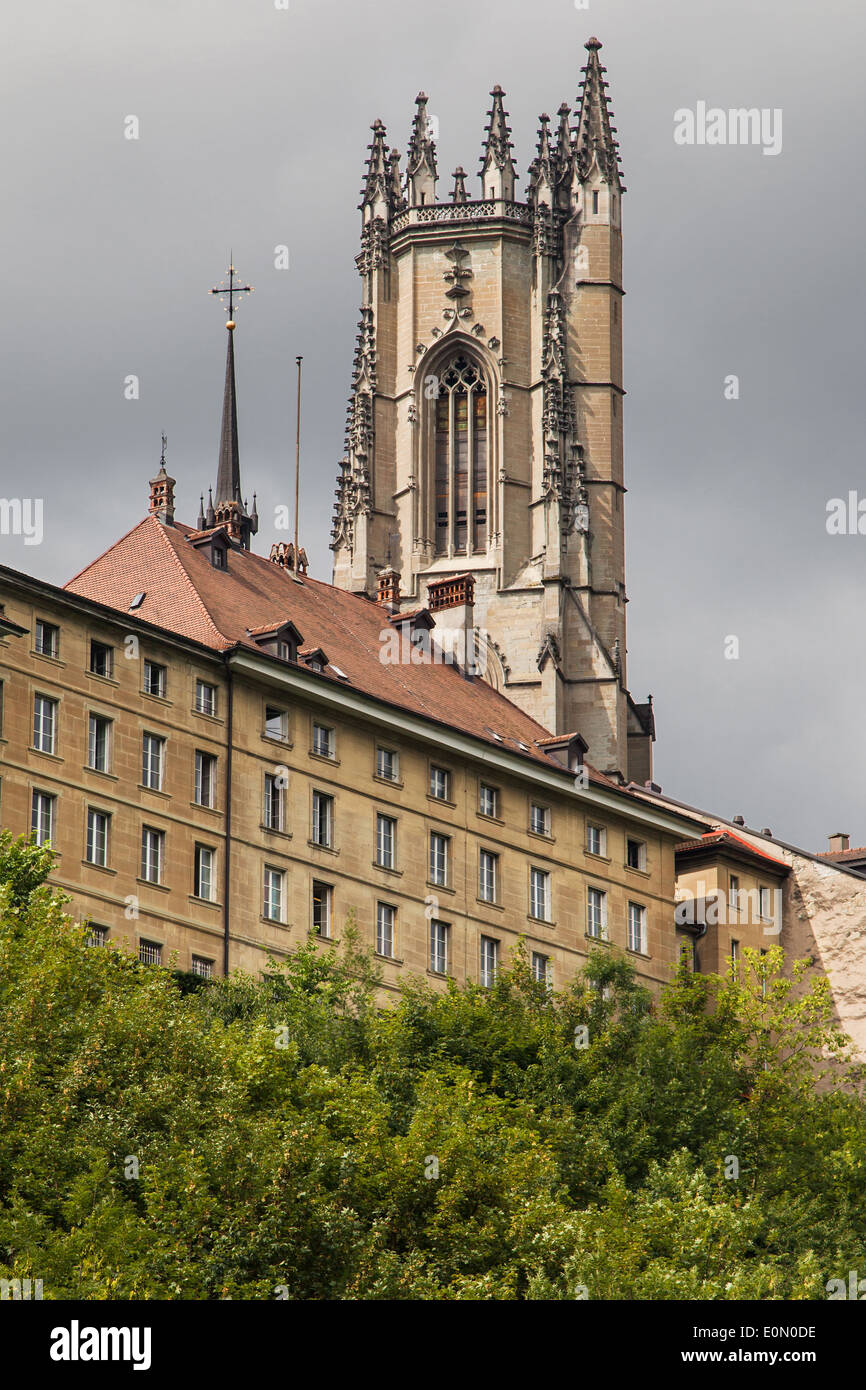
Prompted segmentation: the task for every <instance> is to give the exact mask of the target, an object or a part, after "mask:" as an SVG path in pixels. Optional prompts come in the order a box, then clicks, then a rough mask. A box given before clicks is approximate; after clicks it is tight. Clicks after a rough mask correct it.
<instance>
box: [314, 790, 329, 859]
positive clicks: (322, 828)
mask: <svg viewBox="0 0 866 1390" xmlns="http://www.w3.org/2000/svg"><path fill="white" fill-rule="evenodd" d="M333 823H334V798H333V797H332V796H326V795H325V793H324V792H313V844H314V845H322V846H323V847H324V848H325V849H330V848H331V835H332V832H333Z"/></svg>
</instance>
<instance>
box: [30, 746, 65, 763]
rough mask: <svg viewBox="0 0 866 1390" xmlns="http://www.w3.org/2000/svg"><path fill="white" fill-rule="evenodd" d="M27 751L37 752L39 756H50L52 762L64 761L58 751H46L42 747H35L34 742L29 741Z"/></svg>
mask: <svg viewBox="0 0 866 1390" xmlns="http://www.w3.org/2000/svg"><path fill="white" fill-rule="evenodd" d="M27 751H28V753H38V754H39V756H40V758H50V759H51V761H52V762H53V763H62V762H63V761H64V759H63V758H61V756H60V754H59V753H48V752H46V750H45V749H44V748H37V747H36V745H35V743H31V744H30V746H29V748H28V749H27Z"/></svg>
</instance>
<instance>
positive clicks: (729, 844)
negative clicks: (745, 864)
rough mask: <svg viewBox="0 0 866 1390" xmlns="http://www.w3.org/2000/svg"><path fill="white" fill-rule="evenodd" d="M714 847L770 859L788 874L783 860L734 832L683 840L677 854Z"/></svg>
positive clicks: (720, 832)
mask: <svg viewBox="0 0 866 1390" xmlns="http://www.w3.org/2000/svg"><path fill="white" fill-rule="evenodd" d="M713 846H717V847H718V848H719V849H725V848H727V849H734V850H736V851H737V852H738V853H740V854H742V853H746V854H753V855H755V856H756V857H757V858H758V859H769V861H770V863H771V864H774V865H775V866H776V868H778V869H783V870H784V871H785V872H786V873H787V870H788V865H787V864H786V863H785V861H784V860H783V859H777V858H776V857H775V855H773V854H767V852H766V850H763V849H759V848H758V846H757V845H753V844H750V843H749V841H748V840H743V839H741V837H740V836H739V835H735V834H734V832H733V830H710V831H708V832H707V834H706V835H701V836H699V837H698V838H697V839H696V840H683V841H682V842H681V843H680V844H678V845H677V846H676V852H677V854H688V853H689V852H690V851H693V850H698V849H711V848H712V847H713Z"/></svg>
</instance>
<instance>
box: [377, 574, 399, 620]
mask: <svg viewBox="0 0 866 1390" xmlns="http://www.w3.org/2000/svg"><path fill="white" fill-rule="evenodd" d="M376 602H377V603H381V605H382V607H383V608H387V609H388V611H389V613H397V612H399V609H400V575H399V574H398V572H397V571H396V570H395V569H392V568H391V566H390V565H387V566H386V568H385V569H383V570H380V571H379V584H378V591H377V593H376Z"/></svg>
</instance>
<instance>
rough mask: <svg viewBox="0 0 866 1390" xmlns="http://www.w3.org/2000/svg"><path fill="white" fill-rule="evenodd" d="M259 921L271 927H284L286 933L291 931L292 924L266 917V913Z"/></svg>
mask: <svg viewBox="0 0 866 1390" xmlns="http://www.w3.org/2000/svg"><path fill="white" fill-rule="evenodd" d="M259 921H260V922H264V923H265V924H266V925H267V926H269V927H284V928H285V929H286V931H290V930H291V925H292V924H291V922H281V921H279V919H278V918H276V917H265V915H264V913H262V914H261V915H260V916H259Z"/></svg>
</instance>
